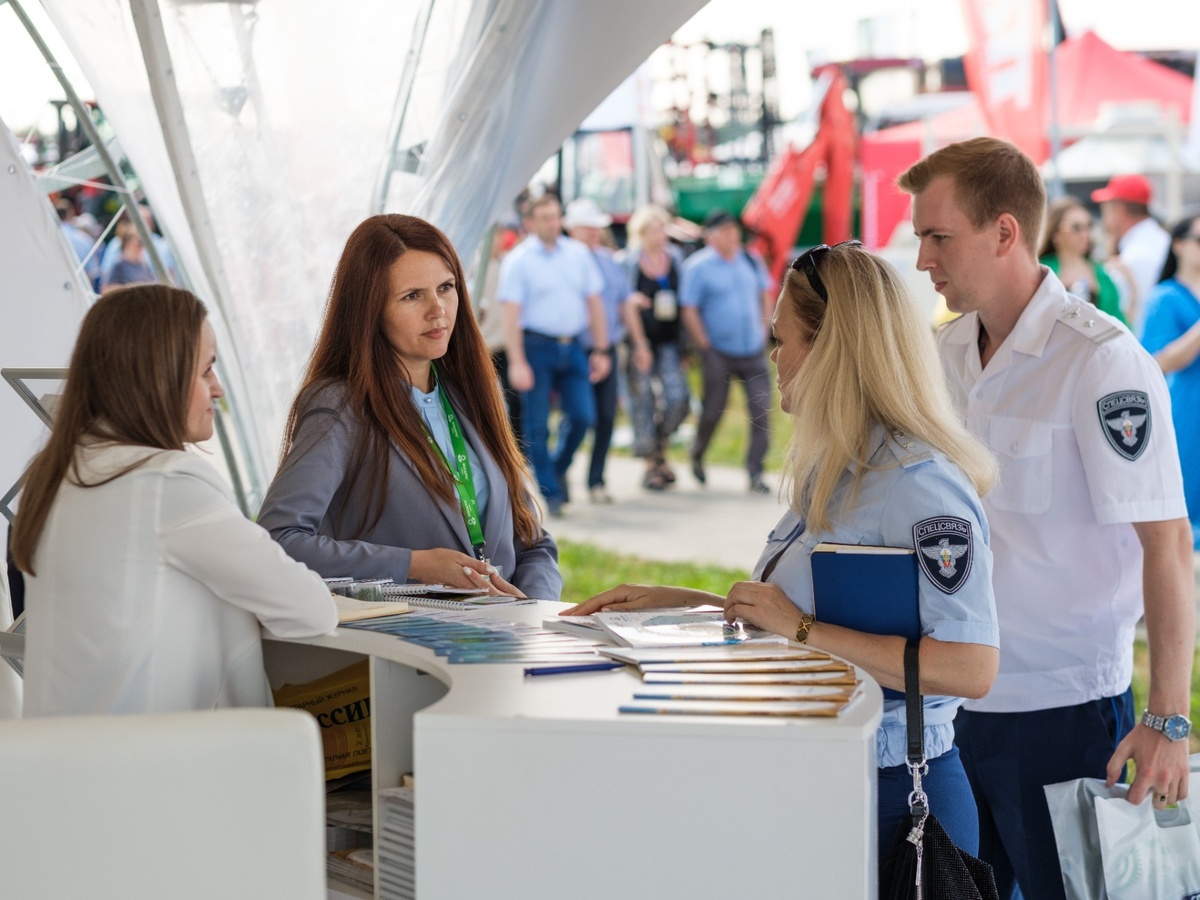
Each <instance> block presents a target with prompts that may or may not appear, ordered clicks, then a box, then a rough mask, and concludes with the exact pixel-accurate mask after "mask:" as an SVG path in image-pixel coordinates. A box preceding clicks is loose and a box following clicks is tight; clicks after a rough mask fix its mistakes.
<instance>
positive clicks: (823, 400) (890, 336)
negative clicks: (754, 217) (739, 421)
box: [779, 245, 996, 530]
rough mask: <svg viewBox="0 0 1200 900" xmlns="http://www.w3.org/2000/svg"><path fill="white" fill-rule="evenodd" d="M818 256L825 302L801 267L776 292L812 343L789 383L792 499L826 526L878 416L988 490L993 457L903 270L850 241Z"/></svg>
mask: <svg viewBox="0 0 1200 900" xmlns="http://www.w3.org/2000/svg"><path fill="white" fill-rule="evenodd" d="M818 266H819V271H818V274H819V275H820V278H821V281H822V282H823V284H824V285H825V288H826V291H827V292H828V294H829V300H828V302H826V301H825V300H822V299H821V298H820V296H818V295H817V292H816V291H815V290H814V289H813V287H812V285H811V283H810V282H809V280H808V278H807V276H805V275H804V274H803V273H802V272H798V271H796V270H795V269H789V270H788V272H787V276H786V277H785V279H784V283H783V291H782V292H781V294H780V296H779V304H780V308H781V309H784V308H786V309H788V310H790V311H791V312H792V313H793V314H794V315H795V316H796V318H797V320H798V321H799V323H800V325H801V327H802V329H803V332H804V335H803V339H804V340H807V341H809V344H810V348H809V352H808V357H807V358H806V359H805V361H804V365H803V366H801V367H800V370H799V371H798V372H797V373H796V375H795V377H794V378H792V380H791V381H790V382H789V383H788V384H786V385H783V391H784V392H785V393H786V394H787V398H788V403H787V408H788V409H789V410H790V416H791V418H792V421H793V423H794V426H795V427H794V428H793V429H792V438H791V441H790V443H789V446H788V454H787V462H786V464H785V472H786V473H787V478H788V480H789V481H790V482H791V506H792V508H793V509H795V510H796V511H797V512H798V513H800V514H801V515H802V516H804V518H805V519H806V521H807V522H808V524H809V527H810V528H812V529H815V530H826V529H828V528H829V527H830V524H831V522H832V521H833V519H834V517H836V516H837V514H838V513H839V512H840V509H832V508H831V507H830V504H831V502H832V500H833V495H834V493H835V491H836V489H837V486H838V484H839V482H840V481H841V479H842V476H843V475H844V473H845V472H846V471H847V470H849V469H853V472H854V475H853V482H852V488H851V490H850V492H849V493H848V494H847V496H846V497H845V502H846V503H850V502H852V501H853V498H854V496H855V495H856V493H857V491H858V487H859V484H860V482H861V479H862V476H863V473H864V471H865V470H866V469H867V467H868V463H869V453H870V450H871V447H870V446H869V439H870V436H871V432H872V429H873V428H874V427H875V426H876V425H881V426H883V427H884V428H885V429H887V430H888V431H889V432H896V431H899V432H904V433H905V434H908V435H911V436H912V437H915V438H917V439H918V440H920V441H923V442H924V443H925V444H927V445H928V446H930V447H932V448H934V449H935V450H939V451H941V452H942V453H943V454H944V455H945V456H946V457H947V459H949V460H950V462H952V463H954V464H955V465H956V466H958V467H959V469H961V470H962V472H963V474H964V475H965V476H966V477H967V479H968V480H969V481H970V482H971V483H972V484H973V485H974V487H975V489H976V491H977V492H978V493H980V494H984V493H986V492H987V491H988V489H989V488H990V487H991V485H992V483H993V482H994V481H995V479H996V464H995V461H994V460H993V459H992V456H991V454H990V453H989V452H988V450H987V448H986V447H984V446H983V444H981V443H980V442H979V441H978V440H977V439H976V438H974V437H973V436H972V435H971V434H970V433H969V432H968V431H967V430H966V428H965V427H964V426H963V424H962V422H961V420H960V419H959V417H958V415H957V414H956V413H955V410H954V406H953V404H952V402H951V400H950V392H949V390H948V389H947V387H946V383H945V378H944V376H943V374H942V369H941V366H940V364H939V363H938V358H937V351H936V349H935V347H934V342H933V336H932V335H931V334H930V331H929V327H928V325H927V324H926V323H925V322H923V321H922V320H921V317H920V315H918V313H917V308H916V305H915V304H914V303H913V301H912V298H911V296H910V295H909V293H908V289H907V288H906V287H905V285H904V280H903V279H902V278H901V277H900V275H899V273H898V272H896V270H895V269H894V268H893V267H892V266H891V265H890V264H888V263H887V262H886V261H885V260H883V259H881V258H880V257H878V256H875V255H874V254H872V253H868V252H867V251H866V250H862V249H859V248H856V247H852V246H849V245H845V246H839V247H834V248H832V249H831V250H829V251H828V252H827V253H826V254H825V255H824V256H823V257H822V258H821V259H820V260H819V262H818Z"/></svg>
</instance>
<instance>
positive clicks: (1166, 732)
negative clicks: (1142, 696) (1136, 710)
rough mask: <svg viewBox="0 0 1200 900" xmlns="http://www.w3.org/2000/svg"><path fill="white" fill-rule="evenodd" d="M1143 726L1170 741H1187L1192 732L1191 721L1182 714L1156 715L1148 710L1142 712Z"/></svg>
mask: <svg viewBox="0 0 1200 900" xmlns="http://www.w3.org/2000/svg"><path fill="white" fill-rule="evenodd" d="M1141 724H1143V725H1145V726H1146V727H1147V728H1150V729H1153V730H1154V731H1157V732H1158V733H1159V734H1161V735H1163V736H1164V737H1165V738H1167V740H1170V741H1182V740H1185V739H1186V738H1187V736H1188V735H1189V734H1191V731H1192V723H1191V720H1189V719H1188V717H1187V716H1186V715H1183V714H1182V713H1167V714H1165V715H1155V714H1154V713H1152V712H1150V710H1149V709H1146V710H1144V711H1143V712H1142V719H1141Z"/></svg>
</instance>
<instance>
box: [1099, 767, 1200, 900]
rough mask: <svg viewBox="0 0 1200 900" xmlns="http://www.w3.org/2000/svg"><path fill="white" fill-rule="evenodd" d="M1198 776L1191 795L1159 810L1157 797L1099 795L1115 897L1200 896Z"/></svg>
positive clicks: (1168, 899) (1103, 852) (1178, 899)
mask: <svg viewBox="0 0 1200 900" xmlns="http://www.w3.org/2000/svg"><path fill="white" fill-rule="evenodd" d="M1198 788H1200V778H1197V777H1196V776H1195V775H1193V776H1192V778H1191V782H1190V784H1189V787H1188V792H1189V794H1190V795H1192V798H1191V799H1190V800H1180V801H1179V805H1178V806H1177V807H1175V808H1174V809H1164V810H1158V811H1155V809H1154V807H1153V805H1152V797H1150V796H1147V797H1146V799H1145V800H1143V801H1142V802H1141V803H1139V804H1138V805H1137V806H1134V805H1133V804H1131V803H1129V802H1128V801H1126V800H1124V799H1106V798H1100V797H1098V798H1096V827H1097V830H1098V832H1099V835H1100V856H1101V858H1102V860H1103V863H1104V884H1105V887H1106V888H1107V889H1108V897H1109V900H1188V898H1200V820H1198V817H1197V815H1196V813H1197V812H1200V807H1197V806H1196V804H1195V794H1194V792H1195V791H1196V790H1197V789H1198Z"/></svg>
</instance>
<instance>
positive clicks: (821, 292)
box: [790, 240, 862, 303]
mask: <svg viewBox="0 0 1200 900" xmlns="http://www.w3.org/2000/svg"><path fill="white" fill-rule="evenodd" d="M861 246H862V241H856V240H849V241H842V242H841V243H838V244H834V245H833V246H832V247H830V246H829V245H828V244H817V246H815V247H813V248H812V249H811V250H805V251H804V252H803V253H801V254H800V255H799V256H797V257H796V258H795V259H794V260H792V265H791V266H790V268H792V269H795V270H796V271H797V272H803V273H804V276H805V277H806V278H807V279H808V284H809V286H810V287H811V288H812V289H813V290H814V291H816V292H817V296H818V297H820V298H821V300H822V301H823V302H825V303H828V302H829V294H828V292H827V291H826V290H825V282H823V281H822V280H821V273H820V272H818V271H817V262H818V261H819V260H821V259H822V258H824V256H825V254H826V253H828V252H829V251H830V250H836V249H837V248H838V247H861Z"/></svg>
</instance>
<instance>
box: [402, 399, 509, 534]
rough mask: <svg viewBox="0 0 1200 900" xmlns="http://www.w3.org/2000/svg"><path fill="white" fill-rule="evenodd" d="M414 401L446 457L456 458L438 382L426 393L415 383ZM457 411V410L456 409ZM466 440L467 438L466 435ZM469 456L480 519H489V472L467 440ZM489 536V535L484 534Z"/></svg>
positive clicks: (483, 520) (482, 520)
mask: <svg viewBox="0 0 1200 900" xmlns="http://www.w3.org/2000/svg"><path fill="white" fill-rule="evenodd" d="M412 398H413V403H414V404H416V407H417V409H418V410H419V411H420V413H421V418H423V419H424V420H425V426H426V427H427V428H428V429H429V433H430V434H432V435H433V439H434V441H436V442H437V445H438V446H439V447H440V448H441V449H442V455H443V456H444V457H445V458H446V459H454V445H453V444H451V443H450V423H449V422H447V421H446V410H444V409H443V408H442V389H441V388H440V387H438V386H437V385H436V384H435V385H434V386H433V390H432V391H430V392H429V393H428V394H426V393H425V392H424V391H422V390H421V389H420V388H418V387H416V386H415V385H414V386H413V387H412ZM455 412H456V413H457V410H456V411H455ZM464 440H466V438H465V436H464ZM467 458H468V459H469V460H470V461H471V477H472V478H474V480H475V501H476V502H477V503H478V504H479V521H480V522H486V521H487V503H488V496H489V495H490V485H489V484H488V477H487V472H486V471H485V470H484V468H483V463H481V462H480V461H479V457H478V456H477V455H476V454H475V448H474V447H472V446H471V442H470V441H467ZM484 537H487V535H484Z"/></svg>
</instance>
